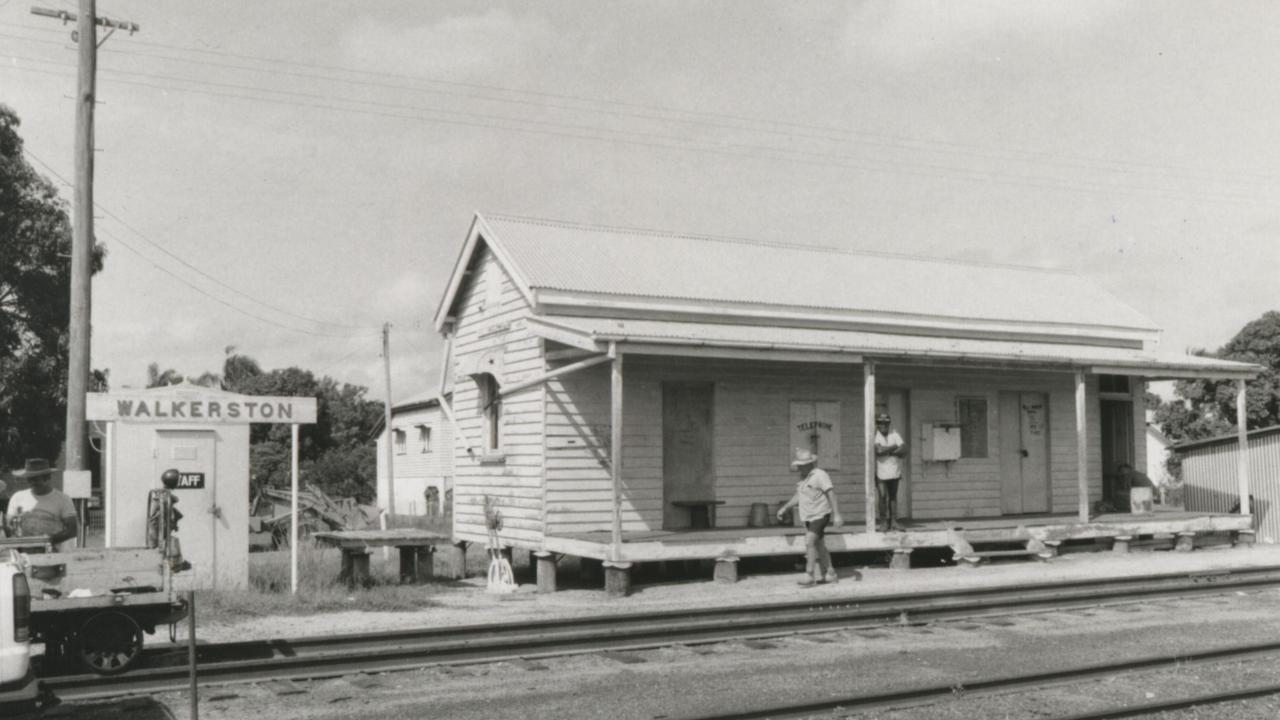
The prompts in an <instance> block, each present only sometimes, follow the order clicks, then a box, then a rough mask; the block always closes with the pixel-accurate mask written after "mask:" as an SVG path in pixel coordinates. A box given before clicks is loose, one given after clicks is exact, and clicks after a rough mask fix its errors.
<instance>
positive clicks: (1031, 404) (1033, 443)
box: [1000, 392, 1050, 515]
mask: <svg viewBox="0 0 1280 720" xmlns="http://www.w3.org/2000/svg"><path fill="white" fill-rule="evenodd" d="M1000 479H1001V492H1000V510H1001V512H1002V513H1003V514H1005V515H1022V514H1026V513H1047V512H1049V511H1050V502H1049V398H1048V397H1047V396H1046V395H1044V394H1043V393H1026V392H1002V393H1000Z"/></svg>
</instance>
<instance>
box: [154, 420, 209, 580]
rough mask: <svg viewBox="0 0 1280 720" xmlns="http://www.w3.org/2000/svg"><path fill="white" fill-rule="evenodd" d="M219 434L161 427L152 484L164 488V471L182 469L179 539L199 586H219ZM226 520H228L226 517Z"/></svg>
mask: <svg viewBox="0 0 1280 720" xmlns="http://www.w3.org/2000/svg"><path fill="white" fill-rule="evenodd" d="M215 447H216V440H215V435H214V433H213V432H211V431H208V430H160V431H158V432H156V453H155V460H156V466H155V473H154V474H153V475H152V487H154V488H160V487H163V485H161V484H160V475H161V473H163V472H164V471H165V470H168V469H169V468H174V469H176V470H177V471H178V472H179V473H182V480H181V483H180V484H179V486H178V488H177V489H176V490H174V491H173V494H174V497H176V498H177V499H178V504H177V506H176V507H177V509H178V511H179V512H181V513H182V520H180V521H179V522H178V532H177V536H178V542H180V543H181V544H182V556H183V558H184V559H185V560H187V561H189V562H190V563H191V567H192V570H193V571H194V572H195V575H196V586H197V587H217V557H218V536H219V535H220V534H221V533H219V532H218V524H219V520H220V518H221V512H220V511H219V510H218V497H217V487H218V482H217V478H216V475H215V472H214V471H215V467H214V461H215V453H214V449H215ZM223 522H225V521H223Z"/></svg>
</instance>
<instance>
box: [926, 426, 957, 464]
mask: <svg viewBox="0 0 1280 720" xmlns="http://www.w3.org/2000/svg"><path fill="white" fill-rule="evenodd" d="M922 434H923V435H924V452H923V456H924V461H925V462H948V461H951V460H959V459H960V426H959V425H933V424H929V423H925V425H924V427H923V433H922Z"/></svg>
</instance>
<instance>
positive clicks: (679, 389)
mask: <svg viewBox="0 0 1280 720" xmlns="http://www.w3.org/2000/svg"><path fill="white" fill-rule="evenodd" d="M713 387H714V386H713V385H712V384H711V383H663V384H662V527H663V528H671V529H677V528H687V527H689V526H690V521H689V510H688V509H686V508H678V507H676V506H674V505H672V503H673V502H676V501H680V500H714V499H715V498H716V484H715V471H714V463H713V462H712V453H713V449H712V434H711V422H712V403H713V402H714V390H713Z"/></svg>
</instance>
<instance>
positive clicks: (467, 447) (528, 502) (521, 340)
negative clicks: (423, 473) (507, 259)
mask: <svg viewBox="0 0 1280 720" xmlns="http://www.w3.org/2000/svg"><path fill="white" fill-rule="evenodd" d="M470 270H471V273H470V275H469V276H468V278H467V280H466V281H465V282H464V283H463V285H462V287H461V289H460V293H459V302H458V303H457V305H456V307H455V317H456V322H455V325H454V330H453V333H452V341H453V362H452V365H451V370H452V372H453V388H454V390H453V409H454V413H455V415H456V417H457V420H458V424H459V426H460V429H461V434H460V435H458V434H455V436H454V438H453V444H454V486H453V533H454V536H455V537H456V538H457V539H459V540H470V541H479V542H484V541H486V540H487V528H486V525H485V515H484V499H485V498H486V497H488V498H489V499H490V500H491V501H492V502H493V503H494V504H495V506H496V508H497V509H498V511H499V512H500V513H501V516H502V529H501V531H500V533H499V535H500V540H501V541H502V542H503V543H504V544H507V545H519V546H526V547H537V546H539V545H540V544H541V540H542V534H543V389H542V386H540V385H539V386H534V387H532V388H529V389H527V390H524V391H521V392H518V393H515V394H513V395H510V396H508V397H506V398H504V399H503V401H502V413H501V423H500V429H499V436H500V438H501V440H500V446H499V448H497V450H496V451H493V452H486V449H485V448H484V446H483V442H484V437H485V422H486V420H485V418H484V412H483V408H482V407H481V403H480V390H479V386H478V385H477V384H476V382H475V380H474V377H473V376H474V375H475V373H477V372H479V371H488V372H491V373H492V374H493V375H494V376H495V377H496V378H497V380H498V382H499V383H500V385H501V386H503V387H506V386H509V385H512V384H515V383H517V382H519V381H520V380H523V379H526V378H529V377H533V376H535V375H537V374H539V373H541V372H542V371H543V368H544V367H545V360H544V359H543V354H542V341H541V340H539V339H538V338H536V337H534V336H533V335H532V334H530V333H529V332H528V330H527V329H526V328H525V326H524V320H523V319H524V317H525V316H527V315H528V313H529V304H528V302H526V300H525V299H524V296H523V295H521V294H520V292H519V290H518V289H517V288H516V286H515V285H514V283H512V281H511V278H510V276H509V275H508V274H507V273H506V271H505V270H504V269H503V268H502V266H501V264H500V263H499V262H497V260H496V259H495V257H494V255H493V253H492V252H490V251H489V249H488V248H485V247H482V248H480V249H479V251H478V252H477V253H476V255H475V257H474V259H473V261H472V264H471V268H470Z"/></svg>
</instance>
